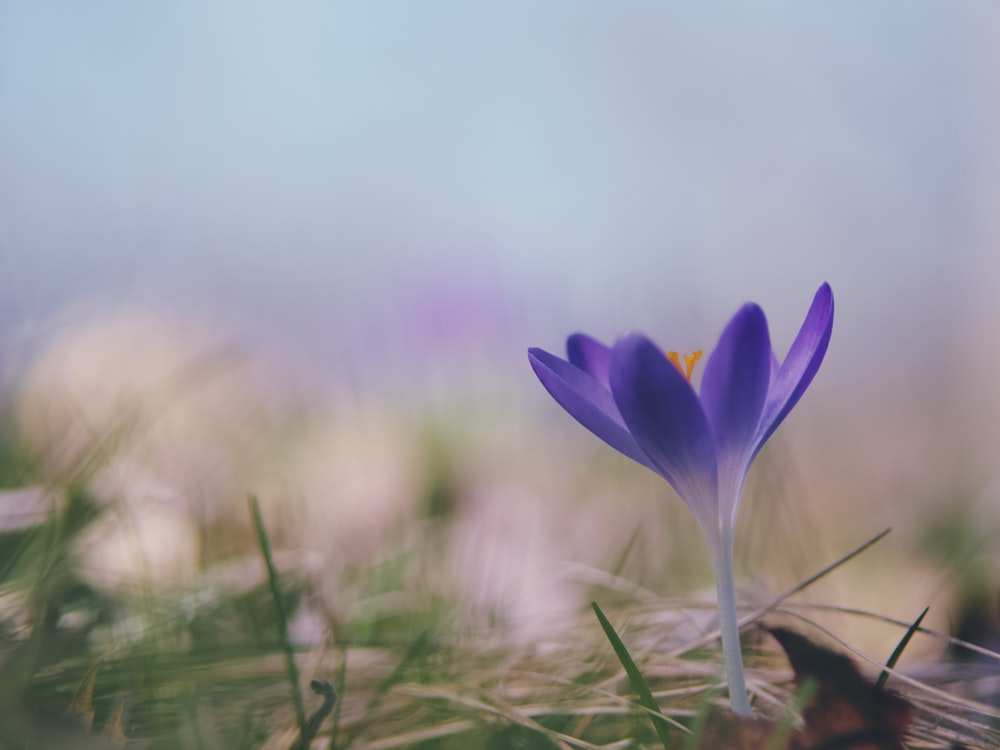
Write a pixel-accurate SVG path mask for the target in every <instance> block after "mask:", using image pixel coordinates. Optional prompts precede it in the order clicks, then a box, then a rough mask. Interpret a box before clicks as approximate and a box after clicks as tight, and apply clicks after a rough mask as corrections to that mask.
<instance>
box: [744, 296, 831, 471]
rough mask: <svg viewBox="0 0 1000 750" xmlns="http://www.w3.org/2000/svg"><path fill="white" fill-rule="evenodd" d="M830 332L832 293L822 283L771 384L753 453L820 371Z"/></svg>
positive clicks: (786, 414)
mask: <svg viewBox="0 0 1000 750" xmlns="http://www.w3.org/2000/svg"><path fill="white" fill-rule="evenodd" d="M832 330H833V291H832V290H831V289H830V285H829V284H823V286H821V287H820V288H819V290H818V291H817V292H816V296H815V297H813V301H812V305H811V306H810V308H809V312H808V313H806V319H805V321H804V322H803V323H802V328H800V329H799V333H798V335H797V336H796V337H795V341H794V343H792V348H791V349H789V350H788V356H787V357H785V361H784V362H783V363H782V364H781V367H780V368H779V369H778V372H777V374H776V375H775V376H774V378H773V382H772V383H771V390H770V392H769V393H768V396H767V404H766V405H765V406H764V416H763V418H762V419H761V423H760V427H759V428H758V431H757V439H756V446H755V447H754V454H756V453H757V451H759V450H760V449H761V446H763V445H764V443H765V442H766V441H767V439H768V438H769V437H771V434H772V433H773V432H774V431H775V430H776V429H777V427H778V425H779V424H781V422H782V420H784V418H785V417H786V416H788V412H790V411H791V410H792V407H794V406H795V404H797V403H798V401H799V399H800V398H802V394H803V393H805V390H806V388H808V387H809V383H811V382H812V379H813V377H815V375H816V371H817V370H819V366H820V364H821V363H822V362H823V357H824V355H825V354H826V348H827V346H828V345H829V343H830V333H831V331H832Z"/></svg>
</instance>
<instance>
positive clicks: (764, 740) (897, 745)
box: [698, 628, 910, 750]
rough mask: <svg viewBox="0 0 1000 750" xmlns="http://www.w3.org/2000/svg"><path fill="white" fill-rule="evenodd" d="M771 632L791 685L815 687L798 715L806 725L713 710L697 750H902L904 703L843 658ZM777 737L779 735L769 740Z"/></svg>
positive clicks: (796, 636)
mask: <svg viewBox="0 0 1000 750" xmlns="http://www.w3.org/2000/svg"><path fill="white" fill-rule="evenodd" d="M770 633H771V634H772V635H773V636H774V637H775V638H776V639H777V641H778V643H780V644H781V647H782V648H783V649H784V650H785V654H786V655H787V656H788V661H789V663H790V664H791V665H792V669H793V670H794V671H795V682H796V684H798V685H799V686H802V685H803V684H805V683H806V682H807V681H808V682H811V683H812V684H813V685H814V686H815V689H814V690H813V692H812V694H811V695H810V697H809V700H808V702H807V704H806V706H805V707H804V709H803V711H802V718H803V720H804V722H805V726H804V727H803V728H801V729H795V730H789V729H788V727H787V726H782V725H781V724H780V723H779V722H776V721H773V720H771V719H756V718H746V717H740V716H736V715H734V714H732V713H730V712H728V711H722V710H715V711H713V712H712V713H711V714H710V715H709V717H708V721H707V722H706V725H705V730H704V732H703V734H702V737H701V740H700V742H699V744H698V747H699V748H700V750H765V749H766V750H902V748H903V745H902V738H903V734H904V733H905V732H906V730H907V728H908V727H909V724H910V704H909V703H907V702H906V701H905V700H904V699H903V698H901V697H899V696H898V695H896V694H895V693H892V692H889V691H887V690H883V689H881V688H877V687H875V685H874V684H872V683H871V682H870V681H868V680H867V679H865V677H864V676H862V674H861V673H860V672H858V670H857V667H855V666H854V663H853V662H852V661H851V660H850V659H849V658H847V657H846V656H844V655H842V654H838V653H836V652H834V651H830V650H828V649H826V648H823V647H822V646H817V645H816V644H814V643H812V642H811V641H809V640H808V639H807V638H805V637H803V636H801V635H799V634H798V633H795V632H793V631H791V630H786V629H784V628H773V629H771V630H770ZM779 732H780V733H781V734H782V735H784V736H783V737H779V738H774V735H775V734H776V733H779ZM772 738H774V744H771V743H772Z"/></svg>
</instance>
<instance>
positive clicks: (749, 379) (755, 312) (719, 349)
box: [701, 304, 771, 464]
mask: <svg viewBox="0 0 1000 750" xmlns="http://www.w3.org/2000/svg"><path fill="white" fill-rule="evenodd" d="M770 379H771V337H770V335H769V334H768V330H767V318H766V317H765V316H764V311H763V310H761V309H760V307H758V306H757V305H754V304H748V305H744V306H743V307H742V308H741V309H740V311H739V312H737V313H736V315H734V316H733V318H732V320H730V321H729V325H727V326H726V329H725V330H724V331H723V332H722V336H721V337H720V338H719V344H718V346H716V347H715V351H713V352H712V355H711V356H710V357H709V358H708V362H707V364H706V365H705V374H704V375H703V376H702V379H701V405H702V408H703V409H704V410H705V416H707V417H708V423H709V425H711V427H712V434H713V436H714V437H715V445H716V450H717V452H718V457H719V461H720V463H721V462H723V460H724V457H727V456H730V455H732V456H733V457H734V458H735V459H736V460H737V461H739V462H741V463H743V464H746V463H748V462H749V459H750V451H751V450H752V448H753V445H754V437H755V435H756V434H757V427H758V425H759V424H760V415H761V412H762V411H763V410H764V401H765V399H766V398H767V392H768V384H769V382H770Z"/></svg>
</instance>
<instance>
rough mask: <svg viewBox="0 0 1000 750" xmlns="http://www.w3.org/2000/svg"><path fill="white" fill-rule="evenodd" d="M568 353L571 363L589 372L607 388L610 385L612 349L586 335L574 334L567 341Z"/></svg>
mask: <svg viewBox="0 0 1000 750" xmlns="http://www.w3.org/2000/svg"><path fill="white" fill-rule="evenodd" d="M566 353H567V354H568V355H569V361H570V362H571V363H572V364H574V365H576V366H577V367H579V368H580V369H581V370H584V371H586V372H589V373H590V374H591V375H593V376H594V377H595V378H596V379H597V381H598V382H599V383H600V384H601V385H603V386H604V387H605V388H610V387H611V386H610V385H609V384H608V368H609V367H610V366H611V349H610V348H609V347H606V346H605V345H604V344H602V343H601V342H600V341H597V340H596V339H593V338H591V337H590V336H588V335H587V334H585V333H574V334H573V335H572V336H570V337H569V338H568V339H566Z"/></svg>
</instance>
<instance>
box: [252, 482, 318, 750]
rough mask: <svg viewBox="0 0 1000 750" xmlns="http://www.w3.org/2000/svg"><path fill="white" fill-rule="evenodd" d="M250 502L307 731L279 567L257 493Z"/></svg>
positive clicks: (296, 700)
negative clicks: (277, 566) (273, 554)
mask: <svg viewBox="0 0 1000 750" xmlns="http://www.w3.org/2000/svg"><path fill="white" fill-rule="evenodd" d="M247 501H248V502H249V503H250V514H251V515H252V516H253V525H254V529H255V530H256V532H257V542H258V543H259V544H260V554H261V557H263V558H264V566H265V567H266V568H267V585H268V588H269V589H270V590H271V598H272V599H274V609H275V612H276V613H277V615H278V617H277V619H278V635H279V637H280V638H281V645H282V648H283V649H284V651H285V665H286V668H287V670H288V681H289V682H290V683H291V685H292V703H293V704H294V706H295V721H296V722H297V723H298V726H299V732H300V733H302V734H304V733H305V731H306V710H305V707H304V704H303V702H302V690H301V689H300V688H299V668H298V666H297V665H296V663H295V649H294V648H293V647H292V640H291V638H289V637H288V614H287V613H286V612H285V603H284V600H283V599H282V598H281V583H280V582H279V581H278V569H277V568H275V567H274V558H273V557H272V556H271V542H270V540H269V539H268V538H267V530H266V529H265V528H264V519H263V518H262V517H261V515H260V503H258V502H257V496H256V495H250V496H248V497H247Z"/></svg>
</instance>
